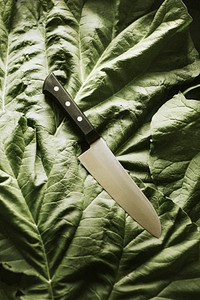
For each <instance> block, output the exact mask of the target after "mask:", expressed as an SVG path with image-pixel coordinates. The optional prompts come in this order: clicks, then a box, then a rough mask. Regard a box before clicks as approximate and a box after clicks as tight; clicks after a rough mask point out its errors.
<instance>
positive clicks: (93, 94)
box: [0, 0, 200, 300]
mask: <svg viewBox="0 0 200 300" xmlns="http://www.w3.org/2000/svg"><path fill="white" fill-rule="evenodd" d="M191 22H192V19H191V17H190V16H189V14H188V12H187V8H186V7H185V5H184V4H183V3H182V1H181V0H176V1H174V0H173V1H172V0H166V1H154V0H149V1H143V2H142V1H137V0H134V1H129V0H121V1H120V0H116V1H114V0H112V1H105V0H95V1H92V0H88V1H82V0H51V1H47V0H40V1H39V0H35V1H26V0H18V1H11V0H7V1H1V0H0V38H1V43H0V111H1V112H0V133H1V134H0V298H2V299H6V300H7V299H9V300H13V299H18V300H32V299H34V300H41V299H42V300H74V299H80V300H83V299H85V300H86V299H87V300H88V299H91V300H96V299H112V300H118V299H120V300H121V299H129V300H132V299H136V300H137V299H138V300H148V299H175V300H179V299H180V300H182V299H193V300H199V286H200V282H199V278H200V269H199V267H198V262H199V239H200V238H199V232H198V229H197V226H196V224H195V223H194V222H196V221H197V220H198V215H199V207H198V202H197V199H198V195H199V194H198V190H199V185H198V182H199V176H198V168H197V165H198V164H199V151H198V149H199V145H198V141H197V138H196V137H198V130H199V127H198V118H197V116H198V113H199V107H198V101H197V100H193V99H191V97H193V96H194V95H196V94H197V93H196V92H195V89H198V85H197V86H196V87H195V88H192V89H189V90H187V91H186V92H185V96H184V95H183V94H181V93H179V94H178V95H176V96H174V97H173V98H172V99H171V100H169V99H170V97H171V95H172V94H173V93H176V92H177V91H178V90H179V88H180V86H181V85H184V86H185V85H188V84H190V82H191V81H192V80H193V79H194V78H196V77H197V76H198V75H199V73H200V72H199V66H200V60H199V56H198V53H197V51H196V50H195V48H194V45H193V43H192V41H191V39H190V34H189V30H188V29H189V24H190V23H191ZM51 71H53V72H55V74H56V75H57V76H58V78H59V79H60V81H61V82H62V83H63V85H64V86H65V87H66V88H67V90H68V91H69V93H70V94H71V95H72V96H73V98H74V99H75V101H76V102H77V103H78V104H79V105H80V107H81V108H82V109H83V110H84V112H85V114H86V115H87V116H88V118H89V119H90V121H91V123H92V124H93V125H94V126H95V127H96V129H97V130H98V132H99V133H100V134H101V135H102V136H103V137H104V138H105V140H106V142H107V144H108V145H109V147H110V148H111V149H112V150H113V152H114V153H115V154H116V156H117V158H118V159H119V160H120V161H121V162H122V164H123V165H124V167H125V168H126V169H127V170H128V172H129V173H130V175H131V176H132V177H133V178H134V179H135V181H136V182H137V183H138V185H139V187H140V188H141V189H142V190H143V191H144V193H145V194H146V195H147V197H148V198H149V200H150V201H151V202H152V204H153V205H154V207H155V208H156V210H157V212H158V214H159V216H160V219H161V223H162V236H161V238H160V239H156V238H154V237H152V236H151V235H150V234H149V233H148V232H147V231H145V230H143V229H142V228H141V227H140V226H139V225H138V224H137V223H136V222H135V221H134V220H132V219H131V218H130V217H129V216H128V215H127V214H126V213H125V212H124V210H123V209H122V208H121V207H119V206H118V205H117V203H116V202H115V201H114V200H113V199H111V198H110V196H109V195H108V194H107V193H106V192H105V191H104V190H103V188H102V187H101V186H100V185H98V184H97V182H96V181H95V180H94V178H93V177H92V176H91V175H89V174H88V173H87V171H86V170H85V169H84V168H83V167H82V166H81V165H80V163H79V160H78V156H79V155H80V153H81V151H82V150H81V144H80V142H81V137H80V136H79V135H78V133H77V132H76V130H75V129H74V126H73V124H71V121H70V120H69V119H68V118H67V117H66V116H64V114H63V112H62V111H61V110H60V108H59V107H58V106H57V105H56V104H55V103H52V100H50V99H48V98H45V97H44V95H43V94H42V85H43V82H44V79H45V78H46V76H47V75H48V74H49V73H50V72H51ZM174 91H175V92H174ZM187 97H188V99H186V98H187ZM195 99H196V98H195ZM174 110H175V112H176V114H177V115H176V117H175V119H171V117H170V116H171V113H173V111H174ZM162 112H164V113H163V116H165V118H166V119H164V120H162V115H161V116H160V113H162ZM152 118H153V119H152ZM156 120H158V121H159V123H157V121H156ZM167 120H168V121H167ZM160 121H162V122H160ZM165 121H166V123H165ZM163 122H164V123H163ZM188 122H189V123H188ZM174 124H175V126H174ZM187 124H189V125H187ZM184 125H185V127H184ZM182 128H184V130H182ZM191 132H192V133H194V132H195V134H196V136H195V135H194V134H191ZM177 133H178V134H177ZM151 134H152V142H151V151H150V139H151ZM172 135H174V136H175V138H174V140H173V141H171V143H170V142H169V140H171V138H170V137H171V136H172ZM183 136H184V137H186V139H183ZM163 141H165V145H168V149H169V152H167V151H166V147H163V145H164V144H163V143H161V142H163ZM178 142H179V143H180V142H183V144H181V143H180V144H179V145H178V146H179V147H177V143H178ZM181 147H182V149H183V147H184V151H185V150H187V151H188V155H189V156H187V160H186V161H184V160H182V158H184V157H185V156H184V155H185V154H184V155H183V154H182V152H181V151H179V150H181ZM185 147H187V148H185ZM191 148H192V150H191ZM162 151H164V152H162ZM170 152H171V154H170V155H173V157H174V165H173V168H172V169H171V170H169V169H168V168H167V169H166V170H164V172H163V177H162V178H160V176H159V174H158V170H159V168H160V169H162V170H163V169H164V168H165V166H166V165H167V162H168V160H166V161H165V158H166V157H165V155H163V153H164V154H166V153H167V154H169V153H170ZM149 155H150V157H149ZM160 156H161V157H160ZM149 158H150V162H149ZM184 159H185V158H184ZM185 162H186V163H185ZM180 167H181V168H180ZM174 170H176V172H175V171H174ZM180 170H181V171H182V173H180ZM169 171H170V172H169ZM173 172H175V173H174V174H175V175H176V176H174V177H173V176H172V175H173ZM164 174H166V177H165V176H164ZM179 174H180V175H179ZM194 174H195V176H194ZM185 175H186V176H185ZM177 176H180V177H177ZM194 177H195V178H194ZM191 178H192V181H191ZM160 179H161V181H160ZM194 179H195V180H194ZM188 185H191V186H192V190H191V191H190V190H189V189H186V187H187V186H188ZM178 193H179V195H178ZM173 195H175V197H173ZM175 198H176V199H175ZM178 198H180V199H178Z"/></svg>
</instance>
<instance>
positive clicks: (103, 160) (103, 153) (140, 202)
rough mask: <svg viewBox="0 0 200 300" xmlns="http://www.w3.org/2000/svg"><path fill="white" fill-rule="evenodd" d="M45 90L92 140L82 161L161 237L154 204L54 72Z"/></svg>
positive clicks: (98, 179)
mask: <svg viewBox="0 0 200 300" xmlns="http://www.w3.org/2000/svg"><path fill="white" fill-rule="evenodd" d="M43 93H44V94H45V95H46V96H48V97H50V98H52V99H53V100H55V101H57V102H58V103H59V104H60V105H61V107H62V108H63V109H64V111H65V112H66V113H67V115H68V116H69V117H70V118H71V119H72V120H73V121H74V122H75V124H76V125H77V127H78V128H79V130H80V131H81V133H82V134H83V136H84V138H85V141H86V142H87V143H88V145H89V148H88V149H87V150H86V151H85V152H83V153H82V154H81V155H80V156H79V157H78V159H79V160H80V162H81V164H82V165H83V166H84V167H85V168H86V169H87V171H88V172H89V173H90V174H91V175H92V176H93V177H94V178H95V179H96V181H97V182H98V183H99V184H100V185H101V186H102V187H103V188H104V190H106V191H107V193H108V194H109V195H110V196H111V197H112V198H113V199H114V200H115V201H116V202H117V203H118V204H119V205H120V206H121V207H122V208H123V209H124V210H125V211H126V212H127V213H128V214H129V215H130V216H131V217H132V218H133V219H134V220H135V221H136V222H137V223H138V224H140V225H141V226H142V227H143V228H144V229H146V230H147V231H148V232H149V233H151V234H152V235H153V236H155V237H157V238H159V237H160V235H161V224H160V220H159V217H158V215H157V213H156V211H155V209H154V207H153V205H152V204H151V202H150V201H149V200H148V199H147V197H146V196H145V195H144V193H143V192H142V191H141V190H140V188H139V187H138V186H137V185H136V183H135V182H134V181H133V179H132V178H131V177H130V176H129V174H128V173H127V171H126V170H125V169H124V168H123V166H122V165H121V164H120V162H119V161H118V160H117V158H116V157H115V156H114V154H113V153H112V151H111V150H110V149H109V147H108V146H107V144H106V142H105V141H104V140H103V138H102V137H100V136H99V134H98V133H97V132H96V130H95V129H94V127H93V126H92V124H91V123H90V121H89V120H88V119H87V117H86V116H85V114H84V113H83V112H82V111H81V110H80V109H79V107H78V106H77V104H76V103H75V101H74V100H73V99H72V97H71V96H70V95H69V94H68V92H67V91H66V90H65V89H64V87H63V86H62V85H61V83H60V82H59V81H58V79H57V78H56V76H55V75H54V74H53V73H50V74H49V75H48V76H47V78H46V79H45V81H44V85H43Z"/></svg>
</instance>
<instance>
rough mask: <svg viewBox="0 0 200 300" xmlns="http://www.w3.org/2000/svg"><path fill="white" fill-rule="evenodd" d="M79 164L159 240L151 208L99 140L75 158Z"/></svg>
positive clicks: (157, 220)
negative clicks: (77, 158)
mask: <svg viewBox="0 0 200 300" xmlns="http://www.w3.org/2000/svg"><path fill="white" fill-rule="evenodd" d="M79 160H80V162H81V163H82V164H83V166H84V167H85V168H86V169H87V170H88V171H89V173H90V174H91V175H92V176H93V177H94V178H95V179H96V180H97V182H99V183H100V185H101V186H102V187H103V188H104V189H105V190H106V191H107V192H108V194H109V195H110V196H111V197H112V198H113V199H114V200H115V201H116V202H117V203H118V204H119V205H120V206H121V207H122V208H123V209H124V210H125V211H126V212H127V213H128V214H129V215H130V216H131V217H132V218H133V219H134V220H135V221H137V222H138V223H139V224H140V225H141V226H142V227H143V228H145V229H146V230H147V231H149V232H150V233H151V234H152V235H154V236H155V237H160V235H161V225H160V220H159V218H158V216H157V213H156V211H155V210H154V208H153V206H152V204H151V203H150V202H149V200H148V199H147V198H146V196H145V195H144V194H143V192H142V191H141V190H140V189H139V187H138V186H137V185H136V183H135V182H134V181H133V180H132V179H131V177H130V176H129V175H128V173H127V172H126V170H125V169H124V168H123V166H122V165H121V164H120V163H119V162H118V160H117V159H116V157H115V156H114V154H113V153H112V152H111V150H110V149H109V148H108V146H107V145H106V143H105V141H104V140H103V139H102V138H100V139H98V140H97V141H96V142H94V143H93V144H91V145H90V148H89V149H88V150H86V151H85V152H84V153H83V154H81V155H80V156H79Z"/></svg>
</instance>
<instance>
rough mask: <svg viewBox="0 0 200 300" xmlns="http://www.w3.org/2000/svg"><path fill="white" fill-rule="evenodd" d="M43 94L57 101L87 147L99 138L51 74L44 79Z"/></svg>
mask: <svg viewBox="0 0 200 300" xmlns="http://www.w3.org/2000/svg"><path fill="white" fill-rule="evenodd" d="M43 93H44V94H45V95H47V96H49V97H50V98H52V99H53V100H55V101H57V102H58V103H59V104H60V105H61V106H62V108H63V109H64V111H65V112H66V113H67V115H68V116H69V117H70V118H71V119H72V120H73V121H74V122H75V124H76V125H77V127H78V128H79V130H80V131H81V132H82V134H83V135H84V138H85V140H86V142H87V143H88V144H89V145H91V144H92V143H93V142H95V141H96V140H97V139H99V138H100V136H99V134H98V133H97V132H96V130H95V129H94V127H93V126H92V124H91V123H90V122H89V120H88V119H87V117H86V116H85V115H84V113H83V112H82V111H81V110H80V108H79V107H78V106H77V104H76V103H75V101H74V100H73V99H72V97H71V96H70V95H69V93H68V92H67V91H66V90H65V89H64V87H63V86H62V85H61V83H60V82H59V81H58V79H57V78H56V76H55V75H54V74H53V73H50V74H49V75H48V76H47V77H46V79H45V81H44V85H43Z"/></svg>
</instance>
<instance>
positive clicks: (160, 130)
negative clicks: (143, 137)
mask: <svg viewBox="0 0 200 300" xmlns="http://www.w3.org/2000/svg"><path fill="white" fill-rule="evenodd" d="M198 91H199V85H197V86H195V87H193V88H190V89H188V90H187V91H186V92H185V96H184V95H183V94H182V93H179V94H177V95H175V96H174V97H173V98H172V99H171V100H169V101H168V102H167V103H166V104H164V105H163V106H162V107H161V108H160V109H159V110H158V112H157V113H156V114H155V115H154V117H153V119H152V123H151V130H152V151H151V172H152V175H153V179H154V182H155V183H156V184H157V186H159V188H160V189H161V190H162V191H163V192H164V194H166V195H168V196H170V197H171V198H172V199H173V200H174V201H175V202H176V203H178V204H179V205H180V206H181V207H183V208H184V209H185V210H186V211H187V213H188V214H189V215H190V216H191V218H192V220H193V221H194V222H197V221H198V220H199V216H198V211H199V204H198V198H199V185H200V177H199V172H198V166H199V164H200V152H199V151H200V143H199V139H198V136H199V133H200V123H199V112H200V104H199V100H194V99H191V97H192V96H193V95H196V94H197V93H198ZM187 96H188V98H186V97H187Z"/></svg>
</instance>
